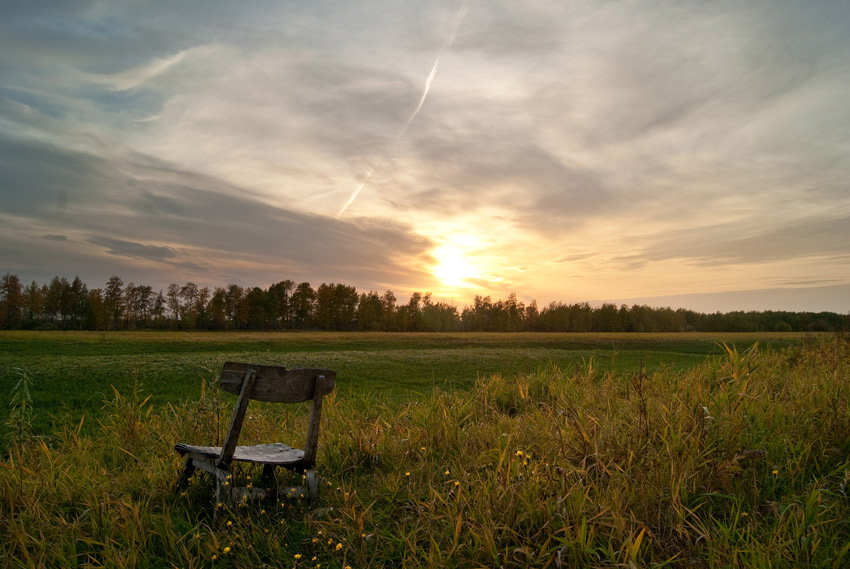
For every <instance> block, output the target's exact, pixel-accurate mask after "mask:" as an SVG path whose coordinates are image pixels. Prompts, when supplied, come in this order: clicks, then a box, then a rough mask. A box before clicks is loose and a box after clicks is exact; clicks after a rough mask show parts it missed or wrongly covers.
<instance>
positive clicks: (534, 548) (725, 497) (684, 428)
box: [0, 332, 850, 568]
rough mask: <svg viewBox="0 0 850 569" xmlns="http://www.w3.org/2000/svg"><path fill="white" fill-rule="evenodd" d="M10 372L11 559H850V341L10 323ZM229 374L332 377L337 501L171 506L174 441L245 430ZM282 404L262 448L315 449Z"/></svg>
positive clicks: (756, 563) (260, 415) (830, 562)
mask: <svg viewBox="0 0 850 569" xmlns="http://www.w3.org/2000/svg"><path fill="white" fill-rule="evenodd" d="M756 342H757V343H756ZM0 357H2V361H0V366H2V369H0V373H2V377H0V393H2V394H3V397H4V398H5V399H4V400H3V401H4V405H3V407H4V409H3V412H4V415H3V422H4V424H5V427H6V432H5V433H4V435H5V437H4V454H3V458H2V461H0V489H2V491H0V532H2V534H3V535H5V536H7V538H6V539H5V540H3V542H2V544H0V565H2V566H4V567H5V566H8V567H45V566H68V567H114V566H121V567H263V566H268V567H293V566H297V567H312V568H316V567H341V568H342V567H390V566H391V567H423V566H433V567H438V566H439V567H445V566H449V567H493V566H504V567H525V566H538V567H629V566H634V567H644V566H646V567H661V566H669V567H787V566H798V567H841V566H846V565H847V563H848V562H850V557H848V550H850V527H849V526H848V519H850V498H848V495H847V493H846V485H847V483H848V481H850V400H848V370H849V369H850V341H849V340H848V338H847V337H844V336H807V337H799V336H798V337H790V336H789V335H788V334H785V335H784V336H783V335H780V334H770V335H764V334H762V335H753V334H748V335H731V334H723V335H697V334H659V335H639V334H619V335H618V334H587V335H574V334H367V333H352V334H333V333H285V334H271V333H250V334H239V333H227V334H216V333H198V334H190V333H152V332H139V333H112V334H102V333H69V332H54V333H35V332H5V333H2V336H0ZM226 360H244V361H252V362H258V363H274V364H279V365H280V364H285V365H300V366H313V365H315V366H321V367H330V368H333V369H335V370H336V371H337V372H338V380H337V390H336V392H335V393H334V394H332V395H331V396H330V397H329V398H327V399H326V403H325V412H324V416H323V423H322V434H321V442H320V448H319V459H318V460H319V463H318V471H319V473H320V476H322V477H323V478H322V487H323V492H322V496H321V497H320V498H319V499H318V500H316V501H313V502H312V503H311V502H308V501H306V500H295V501H289V500H283V501H277V502H271V503H264V504H248V505H236V506H226V505H224V506H222V507H220V508H219V507H218V506H217V505H216V504H215V503H214V501H213V499H212V490H211V488H212V486H211V484H210V483H209V480H208V479H204V478H203V477H200V476H199V477H197V478H196V479H195V480H194V481H193V482H192V484H191V485H190V487H189V489H188V490H187V491H186V492H184V493H182V494H178V493H175V492H174V491H173V484H174V483H175V482H176V479H177V474H178V471H179V466H180V462H179V459H178V457H177V455H176V453H174V452H173V445H174V443H176V442H193V443H196V444H211V443H215V442H216V441H217V440H220V438H221V437H222V436H223V434H222V431H223V430H226V422H227V421H228V420H229V415H230V409H231V408H232V405H233V401H234V398H232V397H231V396H229V395H223V394H221V393H219V392H218V390H217V389H216V388H215V379H216V374H217V369H220V367H221V364H222V363H223V362H224V361H226ZM22 386H23V387H22ZM24 388H26V390H27V392H28V394H29V396H30V397H29V398H26V397H22V396H21V390H22V389H24ZM10 403H11V405H10ZM22 406H23V407H24V408H23V409H22V408H21V407H22ZM280 407H282V406H275V405H264V404H256V403H254V404H252V407H251V408H250V412H251V420H250V421H248V422H246V427H245V431H243V438H244V440H250V441H254V442H262V441H273V440H284V441H286V442H295V441H297V440H298V438H299V437H302V436H303V430H304V428H305V424H306V417H307V415H306V407H301V406H298V407H297V408H296V409H294V410H289V409H285V408H284V409H281V408H280ZM292 433H295V437H293V435H292ZM256 474H257V473H256V472H252V471H251V470H250V469H244V470H241V471H239V472H238V473H237V477H238V478H241V479H242V480H243V481H244V480H247V479H248V477H249V476H252V475H254V476H256ZM279 482H280V483H281V484H284V485H285V484H286V483H287V482H288V480H287V479H286V475H281V476H280V480H279Z"/></svg>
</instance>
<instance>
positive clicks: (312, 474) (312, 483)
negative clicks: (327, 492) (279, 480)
mask: <svg viewBox="0 0 850 569" xmlns="http://www.w3.org/2000/svg"><path fill="white" fill-rule="evenodd" d="M304 476H306V482H307V489H308V490H309V491H310V497H311V498H318V497H319V479H318V478H317V477H316V471H315V470H313V469H312V468H308V469H307V470H305V471H304Z"/></svg>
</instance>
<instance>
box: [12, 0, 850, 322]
mask: <svg viewBox="0 0 850 569" xmlns="http://www.w3.org/2000/svg"><path fill="white" fill-rule="evenodd" d="M848 30H850V2H847V1H846V0H831V1H830V0H824V1H821V0H799V1H796V0H795V1H790V0H747V1H746V2H741V1H740V0H730V1H711V0H693V1H690V0H670V1H659V0H622V1H613V0H576V1H572V0H557V1H551V2H550V1H538V0H529V1H523V2H516V1H515V0H452V1H448V0H446V1H442V0H438V1H433V2H399V1H398V0H394V1H371V0H363V1H358V2H334V1H321V0H318V1H310V2H303V1H280V0H275V1H254V0H246V1H244V2H231V1H227V2H224V1H204V2H186V1H170V2H152V1H145V0H134V1H119V0H79V1H74V2H68V1H67V0H43V1H42V0H32V1H23V0H10V1H7V2H3V3H2V4H0V273H2V274H5V273H12V274H16V275H18V276H19V277H20V278H21V280H22V281H23V282H24V283H28V282H30V281H31V280H36V281H38V282H40V283H43V282H48V281H49V280H50V279H51V278H52V277H53V276H65V277H67V278H69V279H72V278H73V277H74V276H77V275H79V276H80V277H81V278H82V279H83V281H84V282H86V284H87V285H88V286H89V288H95V287H101V286H103V285H104V284H105V283H106V281H107V279H108V278H109V277H110V276H111V275H118V276H120V277H121V278H122V279H123V280H124V282H125V283H128V282H135V283H136V284H149V285H152V286H154V288H155V289H158V288H166V287H167V286H168V284H169V283H171V282H176V283H179V284H183V283H185V282H188V281H191V282H195V283H197V284H198V285H200V286H210V287H215V286H225V285H227V284H229V283H236V284H240V285H242V286H260V287H262V288H265V287H267V286H269V285H270V284H272V283H275V282H278V281H281V280H284V279H290V280H293V281H295V282H301V281H308V282H310V283H312V284H313V285H314V286H318V285H319V284H321V283H323V282H327V283H330V282H336V283H344V284H347V285H353V286H355V287H356V288H357V289H358V291H361V292H366V291H369V290H375V291H378V292H383V291H384V290H387V289H390V290H393V291H394V292H395V294H396V296H398V297H399V298H404V297H405V296H406V295H409V294H410V293H411V292H413V291H423V292H425V291H430V292H432V294H433V298H434V299H435V300H444V301H447V302H451V303H454V304H456V305H457V306H458V307H463V306H465V305H467V304H470V303H471V302H472V298H473V297H474V296H475V295H482V296H487V295H489V296H491V297H492V298H493V299H494V300H495V299H499V298H507V296H508V294H510V293H511V292H514V293H516V294H517V297H518V298H519V299H520V300H522V301H524V302H529V301H531V300H532V299H535V300H537V302H538V304H539V305H540V306H541V307H542V306H545V305H547V304H548V303H550V302H552V301H560V302H566V303H572V302H583V301H590V302H597V303H598V302H602V301H613V302H618V303H619V302H626V303H632V302H640V303H646V304H649V305H653V306H672V307H673V308H679V307H684V308H693V309H696V310H700V311H705V312H713V311H716V310H719V311H729V310H769V309H773V310H798V311H803V310H812V311H820V310H830V311H835V312H840V313H847V312H850V160H848V157H850V103H848V102H850V33H848Z"/></svg>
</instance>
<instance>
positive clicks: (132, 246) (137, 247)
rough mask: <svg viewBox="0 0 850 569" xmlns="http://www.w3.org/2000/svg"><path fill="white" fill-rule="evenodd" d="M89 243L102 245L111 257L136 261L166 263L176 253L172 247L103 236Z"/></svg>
mask: <svg viewBox="0 0 850 569" xmlns="http://www.w3.org/2000/svg"><path fill="white" fill-rule="evenodd" d="M87 241H88V242H89V243H91V244H93V245H100V246H102V247H105V248H106V249H107V253H109V254H110V255H117V256H123V257H130V258H134V259H151V260H153V261H166V260H170V259H173V258H174V257H175V256H176V252H175V251H174V249H173V248H172V247H163V246H158V245H145V244H143V243H133V242H131V241H124V240H122V239H112V238H111V237H105V236H102V235H92V236H91V237H89V238H88V239H87Z"/></svg>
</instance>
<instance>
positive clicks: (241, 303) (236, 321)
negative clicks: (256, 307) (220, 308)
mask: <svg viewBox="0 0 850 569" xmlns="http://www.w3.org/2000/svg"><path fill="white" fill-rule="evenodd" d="M224 311H225V314H227V319H228V320H229V321H230V325H231V326H232V327H233V328H237V329H239V330H243V329H245V327H246V326H248V305H247V303H246V302H245V289H243V288H242V287H241V286H239V285H236V284H232V283H231V284H229V285H227V289H226V292H225V294H224Z"/></svg>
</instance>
